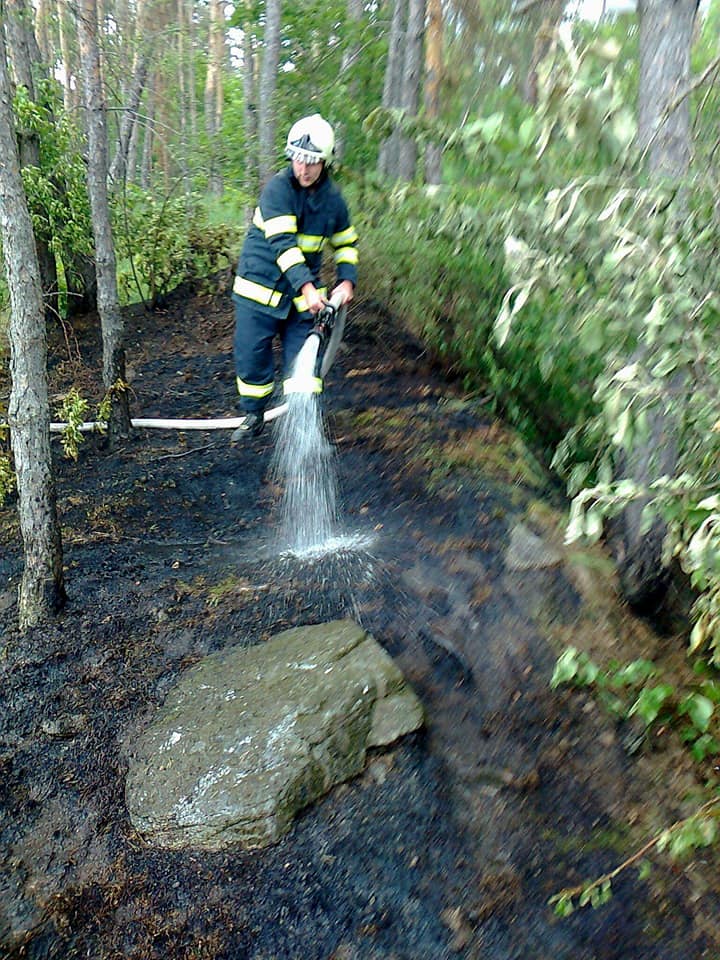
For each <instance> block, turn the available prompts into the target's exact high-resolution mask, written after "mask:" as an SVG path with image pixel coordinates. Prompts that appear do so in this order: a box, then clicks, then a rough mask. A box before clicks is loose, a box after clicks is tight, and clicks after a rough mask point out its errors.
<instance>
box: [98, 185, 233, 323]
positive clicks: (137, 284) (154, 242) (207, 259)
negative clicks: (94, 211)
mask: <svg viewBox="0 0 720 960" xmlns="http://www.w3.org/2000/svg"><path fill="white" fill-rule="evenodd" d="M114 221H115V242H116V248H117V252H118V259H119V264H120V267H119V271H118V286H119V290H120V292H121V296H122V297H123V298H124V299H125V300H126V301H129V300H135V299H138V298H139V299H142V300H146V301H149V302H150V303H151V304H153V305H154V304H156V303H157V301H158V299H159V298H161V297H162V296H164V295H166V294H167V293H169V292H170V291H171V290H173V289H174V288H175V287H177V286H179V285H180V284H181V283H185V282H188V281H190V280H194V279H197V278H199V277H207V276H209V275H210V274H212V273H214V272H215V271H217V270H220V269H222V268H223V267H227V266H228V265H230V264H231V263H232V262H233V261H234V258H235V254H236V246H237V243H238V239H239V228H238V227H236V226H232V225H228V224H227V223H224V222H221V223H211V222H210V219H209V217H208V214H207V212H206V209H205V207H204V206H203V205H202V204H201V203H200V202H199V199H198V198H197V197H185V196H182V197H172V196H167V197H164V198H163V199H162V200H158V199H157V198H156V196H155V195H154V194H152V193H149V192H145V191H142V190H140V189H139V188H137V187H128V189H127V191H126V193H125V194H124V196H123V198H122V203H120V202H118V203H117V204H116V207H115V210H114Z"/></svg>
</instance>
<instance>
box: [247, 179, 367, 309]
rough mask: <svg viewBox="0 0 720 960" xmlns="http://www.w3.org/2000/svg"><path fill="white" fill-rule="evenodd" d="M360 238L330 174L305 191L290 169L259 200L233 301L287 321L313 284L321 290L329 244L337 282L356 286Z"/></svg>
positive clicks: (272, 181) (303, 303)
mask: <svg viewBox="0 0 720 960" xmlns="http://www.w3.org/2000/svg"><path fill="white" fill-rule="evenodd" d="M357 239H358V238H357V233H356V232H355V228H354V227H353V225H352V223H351V222H350V214H349V213H348V208H347V205H346V204H345V200H344V199H343V196H342V194H341V193H340V191H339V189H338V188H337V187H336V186H335V184H334V183H333V182H332V180H331V179H330V177H329V176H328V174H327V171H323V173H322V175H321V177H320V179H319V180H318V181H317V183H315V184H313V186H311V187H301V186H300V184H299V183H298V181H297V180H296V179H295V177H294V176H293V172H292V165H291V164H289V165H288V167H287V168H286V169H285V170H283V171H282V172H281V173H278V174H276V175H275V176H274V177H273V178H272V180H270V181H269V183H268V184H267V186H266V187H265V189H264V190H263V191H262V193H261V195H260V202H259V204H258V206H257V207H256V208H255V214H254V216H253V222H252V225H251V227H250V229H249V231H248V234H247V237H246V238H245V243H244V244H243V248H242V252H241V253H240V260H239V263H238V268H237V276H236V277H235V282H234V284H233V297H235V298H240V299H246V300H249V301H251V302H252V303H253V304H254V305H255V306H257V307H259V308H260V309H261V310H262V311H263V312H267V313H270V314H272V315H274V316H278V317H286V316H287V315H288V313H289V311H290V306H291V304H293V303H294V304H295V307H296V309H298V310H299V311H301V312H303V310H304V305H305V301H304V298H303V297H302V295H301V294H300V290H301V288H302V287H303V285H304V284H306V283H308V282H310V283H314V284H315V285H316V286H318V285H319V281H320V266H321V263H322V255H323V253H322V252H323V248H324V247H325V246H326V245H328V244H329V245H330V247H332V248H333V250H334V255H335V268H336V275H337V280H338V282H340V281H341V280H350V281H351V282H352V283H353V284H355V283H357V260H358V253H357Z"/></svg>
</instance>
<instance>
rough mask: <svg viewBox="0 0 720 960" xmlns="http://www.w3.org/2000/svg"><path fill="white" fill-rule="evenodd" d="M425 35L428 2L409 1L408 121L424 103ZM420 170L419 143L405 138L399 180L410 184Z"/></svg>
mask: <svg viewBox="0 0 720 960" xmlns="http://www.w3.org/2000/svg"><path fill="white" fill-rule="evenodd" d="M424 35H425V0H409V5H408V22H407V32H406V36H405V62H404V64H403V78H402V96H401V101H400V106H401V107H402V109H403V112H404V114H405V116H406V117H416V116H417V112H418V104H419V103H420V86H421V77H420V74H421V70H422V62H423V60H422V49H423V37H424ZM416 168H417V143H416V142H415V138H414V137H410V136H407V135H402V136H401V137H400V146H399V149H398V176H399V178H400V179H401V180H404V181H406V182H409V181H410V180H412V179H413V177H414V176H415V170H416Z"/></svg>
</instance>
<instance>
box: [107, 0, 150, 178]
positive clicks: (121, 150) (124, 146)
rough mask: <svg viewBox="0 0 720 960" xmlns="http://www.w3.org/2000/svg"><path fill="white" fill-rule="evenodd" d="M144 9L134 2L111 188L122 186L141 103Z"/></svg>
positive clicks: (142, 2)
mask: <svg viewBox="0 0 720 960" xmlns="http://www.w3.org/2000/svg"><path fill="white" fill-rule="evenodd" d="M145 10H146V0H138V2H137V7H136V17H137V20H136V24H137V26H136V30H135V55H134V57H133V65H132V69H131V73H130V81H129V83H128V85H127V102H126V103H125V104H124V106H123V110H122V113H121V118H120V128H119V131H118V141H117V145H116V148H115V155H114V156H113V159H112V163H111V164H110V170H109V173H108V177H109V181H110V184H111V185H112V186H113V188H116V187H117V186H119V185H120V184H122V183H123V181H124V180H125V178H126V177H127V170H128V155H129V152H130V140H131V139H132V134H133V130H134V129H135V124H136V123H137V117H138V111H139V109H140V101H141V100H142V95H143V91H144V90H145V83H146V81H147V75H148V63H149V60H150V50H151V43H150V39H149V38H148V37H147V35H146V31H147V21H146V15H145Z"/></svg>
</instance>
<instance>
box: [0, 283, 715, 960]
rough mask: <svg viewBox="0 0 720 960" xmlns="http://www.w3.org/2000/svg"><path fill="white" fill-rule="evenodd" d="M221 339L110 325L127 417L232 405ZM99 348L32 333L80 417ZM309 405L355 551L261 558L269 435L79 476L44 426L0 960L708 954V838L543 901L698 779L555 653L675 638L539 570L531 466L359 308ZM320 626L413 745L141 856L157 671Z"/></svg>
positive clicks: (140, 444)
mask: <svg viewBox="0 0 720 960" xmlns="http://www.w3.org/2000/svg"><path fill="white" fill-rule="evenodd" d="M232 328H233V319H232V310H231V305H230V301H229V297H228V296H227V295H226V293H225V292H222V293H218V294H210V293H206V294H202V293H188V292H187V291H184V292H182V291H178V293H177V294H176V295H174V296H173V297H172V298H171V299H170V300H169V301H168V302H167V303H166V305H165V306H164V307H163V308H162V309H158V310H156V311H154V312H145V311H143V310H141V309H135V310H132V311H128V314H127V327H126V331H127V333H126V343H127V357H128V364H129V370H128V379H129V380H130V382H131V386H132V391H133V393H132V412H133V416H136V417H163V418H188V417H192V418H199V417H208V418H210V417H222V416H236V412H235V406H234V401H235V397H234V376H233V369H232V357H231V352H232V332H233V329H232ZM98 338H99V335H98V329H97V323H96V321H95V319H94V318H87V319H86V321H84V322H83V323H81V324H79V325H78V326H77V327H76V330H75V334H74V336H73V339H72V340H70V339H68V338H67V337H65V336H63V335H60V334H58V335H57V336H54V338H53V341H54V342H53V343H52V344H51V350H50V355H51V390H52V393H53V395H54V397H55V398H57V397H59V396H61V395H62V394H63V393H64V392H65V391H66V390H67V389H68V388H69V386H70V385H71V384H73V383H74V384H76V385H77V386H78V387H79V388H80V390H81V392H82V393H83V394H84V395H86V396H88V397H90V398H92V399H94V400H99V398H100V395H101V388H100V386H99V371H100V369H101V363H100V343H99V339H98ZM7 389H8V388H7V384H5V386H4V387H3V388H2V393H3V394H6V393H7ZM324 412H325V419H326V423H327V427H328V433H329V436H330V438H331V440H332V442H333V444H334V446H335V449H336V452H337V457H336V463H337V469H338V473H339V485H340V490H341V493H342V513H343V523H344V524H345V525H346V528H347V530H348V531H351V532H353V533H355V534H358V535H359V537H360V539H361V540H362V542H363V543H364V544H365V545H364V546H363V547H362V549H358V550H356V551H346V552H343V553H342V554H340V555H338V556H335V557H326V558H324V559H322V560H317V561H314V562H310V561H307V562H304V563H302V562H299V561H297V560H292V559H289V558H287V557H281V556H278V554H277V551H276V549H275V542H274V539H273V532H274V529H275V522H276V516H277V508H278V500H279V495H280V491H279V490H278V487H277V484H276V483H275V482H274V480H273V477H272V476H271V474H270V471H269V464H270V458H271V453H272V444H273V430H272V428H269V429H267V430H266V431H265V433H264V434H263V435H262V436H261V437H259V438H256V439H253V440H252V441H251V442H249V443H247V444H243V445H241V444H231V443H230V431H229V430H228V431H216V432H195V431H187V432H178V431H162V430H135V431H134V432H133V434H132V436H131V437H130V438H128V439H127V441H126V442H124V443H122V444H120V445H118V446H117V447H116V448H115V449H112V450H109V449H106V448H104V447H103V443H102V440H101V438H99V437H96V436H89V438H88V439H87V441H86V442H85V443H84V444H83V445H82V446H81V448H80V451H79V456H78V459H77V461H76V462H75V461H73V460H71V459H67V458H65V457H64V456H63V454H62V448H61V446H60V441H59V440H58V439H55V440H53V450H54V455H55V460H56V477H57V491H58V503H59V509H60V515H61V522H62V531H63V543H64V558H65V566H66V587H67V591H68V595H69V599H68V604H67V607H66V609H65V610H64V611H63V613H62V614H61V616H59V617H58V618H57V620H56V621H55V622H54V623H52V624H50V625H46V626H44V627H42V628H38V629H35V630H31V631H29V632H26V633H25V634H23V635H21V634H19V633H18V632H17V631H16V629H15V627H14V623H15V620H16V611H15V591H16V585H17V582H18V579H19V576H20V573H21V569H22V555H21V550H20V538H19V532H18V528H17V521H16V517H15V510H14V505H13V503H9V504H6V506H5V507H4V508H3V509H2V510H1V511H0V543H1V544H2V555H1V556H0V609H1V610H2V618H3V626H2V630H1V632H0V648H2V660H1V661H0V683H1V684H2V688H1V689H2V703H3V709H2V715H1V716H0V817H1V819H0V843H1V846H0V858H1V859H0V956H1V957H4V958H15V957H18V958H19V957H28V958H38V960H39V958H51V957H53V958H63V960H70V958H75V957H77V958H80V957H93V958H94V960H110V958H112V960H120V958H129V960H151V958H162V960H200V958H207V960H245V958H247V960H271V958H272V960H330V958H335V960H440V958H446V957H455V956H457V957H461V958H468V960H471V958H481V957H482V958H483V960H509V958H515V957H517V958H523V960H528V958H532V960H543V958H546V957H547V958H554V960H561V958H568V960H569V958H571V957H572V958H573V960H671V958H683V960H686V958H687V960H695V958H697V960H700V958H708V960H713V958H717V957H718V956H720V934H719V932H718V929H717V920H716V918H717V917H718V916H719V915H720V913H719V912H718V899H717V891H716V889H715V887H714V885H713V884H712V883H711V882H710V881H709V880H708V878H712V877H713V876H715V877H717V860H716V859H715V860H713V859H712V858H713V857H714V856H715V855H714V853H713V852H712V851H711V853H710V854H709V855H708V858H707V861H706V862H705V863H704V864H702V863H695V864H692V865H690V867H689V869H687V870H685V871H681V870H679V869H678V868H676V867H672V866H669V865H667V864H662V863H658V867H657V869H656V871H655V872H654V874H653V876H652V877H651V879H650V880H641V879H640V878H639V877H638V874H637V872H633V871H627V872H626V873H624V874H622V875H621V876H620V877H619V878H618V881H617V883H616V885H615V893H614V896H613V898H612V899H611V900H610V902H609V903H608V904H607V905H606V906H604V907H603V908H601V909H598V910H590V909H584V910H581V911H578V912H577V913H575V914H573V916H572V917H570V918H568V919H565V920H559V919H557V918H555V917H554V916H553V913H552V910H551V908H550V907H549V906H548V903H547V901H548V898H549V897H550V896H551V895H552V894H554V893H555V892H557V890H558V889H560V888H562V887H564V886H567V885H570V884H572V883H577V882H579V881H580V880H583V879H591V878H593V877H594V876H597V875H598V874H600V873H602V872H604V871H605V870H608V869H611V868H612V867H614V866H615V865H616V864H617V863H618V862H620V861H621V860H622V859H623V858H624V857H625V856H627V855H628V854H629V853H631V852H633V850H634V849H635V846H636V845H638V846H639V845H640V844H641V843H642V840H643V839H646V838H647V836H648V835H649V832H650V831H652V830H656V829H660V828H661V827H662V826H664V825H666V824H667V823H668V822H671V821H672V819H673V818H677V817H678V816H682V815H683V814H687V813H689V812H691V810H692V808H693V807H692V804H693V802H694V800H693V797H694V792H696V791H697V788H698V782H697V778H696V776H695V774H694V772H693V770H692V769H691V768H690V767H689V766H688V764H687V762H686V761H685V759H684V755H683V754H682V753H681V752H679V751H675V750H673V749H672V748H671V747H665V746H664V745H663V744H657V743H655V744H653V745H651V746H652V751H651V754H650V756H649V757H648V756H645V754H643V752H642V751H641V752H640V753H637V752H630V751H629V750H628V748H627V744H628V740H627V737H625V736H624V732H623V730H622V729H620V728H618V727H617V726H616V724H615V723H614V722H612V721H611V720H610V719H608V718H606V717H604V716H603V715H602V713H601V712H600V711H599V709H598V708H597V707H596V706H595V705H594V703H593V701H592V700H591V699H590V698H589V697H588V696H586V695H580V694H578V693H574V692H565V691H553V690H551V689H550V686H549V679H550V676H551V673H552V669H553V664H554V661H555V657H556V655H557V653H558V652H559V651H560V649H561V644H562V642H564V641H568V640H571V639H575V640H577V639H578V638H579V637H581V635H582V636H584V637H585V638H586V640H587V642H586V646H588V647H592V646H593V645H594V646H595V647H600V648H601V649H600V654H601V655H608V656H612V655H621V652H622V651H625V650H627V651H628V652H629V656H632V655H640V654H641V653H642V655H645V656H651V657H652V656H658V655H661V654H662V653H663V652H664V651H665V652H667V650H668V649H672V648H673V647H677V648H678V649H681V646H682V640H681V639H680V638H674V637H671V638H668V637H660V636H658V635H656V634H654V633H653V631H652V630H650V629H649V628H648V627H647V626H646V625H645V624H643V623H641V622H640V621H637V620H635V619H634V618H632V617H631V616H630V615H629V614H628V613H627V611H625V610H624V609H623V608H622V606H621V605H620V604H619V602H618V601H617V600H616V599H615V597H614V596H613V592H612V576H611V575H610V574H607V575H606V574H605V573H604V574H603V577H602V578H601V577H600V576H599V575H598V576H596V575H595V574H594V573H593V571H592V568H590V567H588V566H587V565H585V566H582V565H580V566H576V565H574V561H572V559H571V558H568V556H567V555H565V554H563V552H562V546H561V544H562V538H561V534H558V533H557V531H558V529H559V527H558V526H557V524H556V523H555V520H554V519H553V518H558V517H559V514H557V513H556V510H557V509H558V508H560V509H561V508H562V504H561V502H558V500H557V494H556V492H554V491H553V490H552V488H551V486H550V485H549V484H548V483H547V481H546V478H544V477H543V475H542V471H540V470H539V469H538V468H536V467H534V466H533V465H532V460H531V458H528V457H526V456H525V454H524V453H523V452H522V450H521V448H520V446H519V444H518V443H517V441H516V440H515V438H514V437H513V435H512V433H511V432H510V431H509V430H508V429H507V428H505V427H504V426H503V425H502V424H501V423H499V422H497V421H495V420H494V419H493V418H492V417H491V416H490V415H489V414H488V412H487V407H486V406H485V405H484V404H483V403H482V401H481V400H474V401H473V400H467V399H463V398H461V396H460V395H459V393H458V392H457V390H456V389H455V388H454V387H453V386H452V385H450V384H449V383H448V382H447V381H446V380H444V379H443V378H442V375H441V373H440V372H439V371H437V370H436V369H433V368H432V366H431V364H430V363H429V362H428V361H427V358H426V357H425V356H424V354H423V350H422V348H421V346H420V345H419V344H417V343H415V342H414V341H413V340H412V338H411V337H409V336H408V335H407V334H406V333H404V332H403V331H402V329H401V328H400V327H399V325H398V324H397V323H396V322H395V321H393V319H392V318H390V317H387V316H385V315H383V314H382V312H381V311H379V310H378V309H377V307H375V306H371V305H368V304H362V303H360V304H358V305H353V309H352V310H351V312H350V317H349V321H348V327H347V333H346V338H345V342H344V344H343V346H342V349H341V351H340V352H339V354H338V357H337V359H336V362H335V365H334V367H333V369H332V371H331V372H330V374H329V376H328V382H327V389H326V398H325V400H324ZM548 518H550V519H549V520H548ZM518 523H522V524H524V525H528V524H529V525H530V526H531V527H532V526H533V525H534V529H535V532H536V533H537V534H538V535H540V536H541V537H543V538H544V539H545V540H546V541H552V540H553V537H555V541H554V542H553V543H552V544H551V547H552V550H555V551H557V560H550V561H548V562H547V563H541V564H535V565H533V564H529V565H527V566H525V567H523V565H522V564H520V565H519V566H518V565H517V564H515V565H513V566H511V565H509V564H508V562H507V552H508V548H509V544H510V540H511V535H512V531H513V529H515V528H516V527H517V524H518ZM588 570H590V573H589V574H588ZM601 580H602V581H603V582H607V583H608V584H610V587H609V588H608V592H607V595H604V594H603V588H602V587H601V585H600V584H601ZM588 584H589V592H588V589H586V588H587V587H588ZM593 591H595V593H593ZM343 616H350V617H353V618H354V619H356V620H358V622H360V623H361V624H362V625H363V626H364V627H365V628H366V629H367V630H368V631H369V632H370V633H372V634H373V635H374V636H375V637H376V639H377V640H378V641H379V642H380V643H382V644H383V645H384V646H385V648H386V649H387V650H388V651H389V652H390V653H391V654H392V655H393V656H394V657H395V658H396V660H397V662H398V664H399V665H400V667H401V669H402V670H403V672H404V673H405V675H406V677H407V679H408V680H409V682H410V683H411V684H412V685H413V687H414V689H415V690H416V692H417V693H418V695H419V696H420V697H421V699H422V700H423V703H424V705H425V709H426V713H427V723H426V727H425V729H424V730H423V732H422V733H421V734H418V735H413V736H411V737H408V738H406V739H405V740H403V741H402V742H400V743H398V744H396V745H395V746H393V747H392V748H391V749H388V750H383V751H378V752H377V753H375V754H373V755H372V756H371V757H370V758H369V762H368V765H367V767H366V769H365V772H364V773H363V774H362V775H361V776H360V777H358V778H357V779H355V780H353V781H352V782H349V783H346V784H344V785H342V786H341V787H339V788H336V789H335V790H334V791H333V792H332V793H331V794H330V795H328V796H327V797H325V798H324V799H323V800H322V801H320V802H318V803H316V804H314V805H313V806H312V807H310V808H308V809H307V810H306V811H305V812H304V813H303V814H302V816H300V818H299V819H298V820H297V822H296V823H295V825H294V827H293V829H292V830H291V832H290V833H289V834H288V835H287V836H286V837H285V838H284V839H282V840H281V841H280V842H279V843H278V844H276V845H275V846H274V847H272V848H270V849H268V850H265V851H258V852H245V851H241V850H233V849H231V850H228V851H225V852H223V853H207V852H203V851H199V850H187V851H184V852H179V851H165V850H161V849H156V848H153V847H152V846H149V845H147V844H146V843H145V842H144V841H143V839H142V838H141V837H139V836H138V835H137V833H136V832H135V830H134V829H133V827H132V824H131V823H130V821H129V818H128V815H127V811H126V808H125V803H124V777H125V772H126V767H127V756H128V752H129V751H130V750H131V749H132V742H133V739H134V737H135V736H136V735H137V733H138V732H139V731H140V730H142V729H143V727H144V726H145V725H146V724H147V722H148V721H149V719H150V718H151V717H152V716H153V712H154V710H155V709H156V708H157V707H158V705H159V704H161V703H162V701H163V699H164V697H165V695H166V694H167V691H168V690H169V689H170V688H171V687H172V685H173V684H174V683H175V682H176V680H177V678H178V677H179V675H180V674H181V673H182V671H183V670H185V669H186V668H187V667H188V666H190V665H192V664H193V663H196V662H197V661H198V660H199V659H201V658H202V657H204V656H206V655H207V654H209V653H211V652H213V651H215V650H218V649H220V648H222V647H224V646H226V645H228V644H234V643H239V642H243V643H262V642H263V641H265V640H266V639H267V638H268V637H269V636H271V635H273V634H274V633H277V632H279V631H280V630H283V629H286V628H288V627H290V626H296V625H300V624H305V623H317V622H321V621H325V620H330V619H334V618H337V617H343ZM614 647H615V648H616V649H613V648H614ZM663 798H665V799H663Z"/></svg>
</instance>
